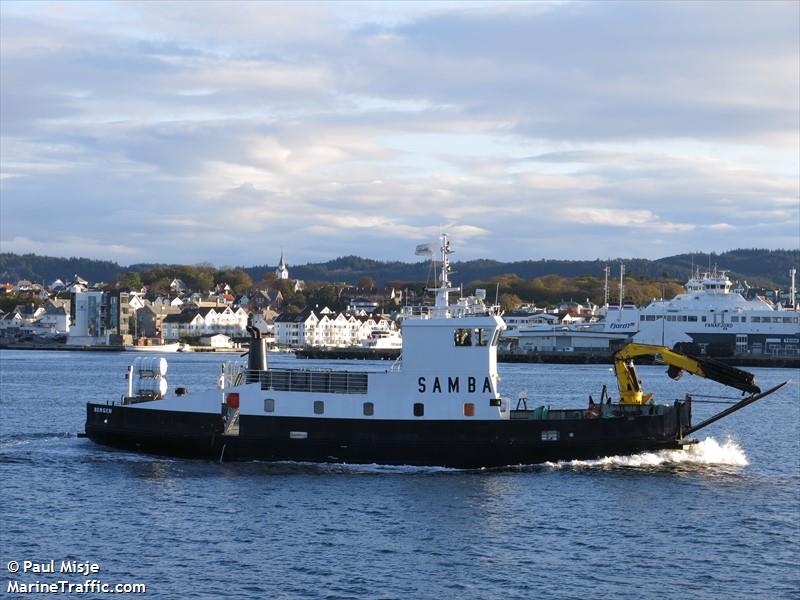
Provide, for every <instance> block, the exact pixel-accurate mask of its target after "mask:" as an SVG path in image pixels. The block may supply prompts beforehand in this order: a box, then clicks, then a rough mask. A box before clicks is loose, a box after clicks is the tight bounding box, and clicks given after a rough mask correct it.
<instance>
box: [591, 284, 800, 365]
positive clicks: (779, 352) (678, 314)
mask: <svg viewBox="0 0 800 600" xmlns="http://www.w3.org/2000/svg"><path fill="white" fill-rule="evenodd" d="M685 287H686V291H685V292H684V293H683V294H678V295H677V296H675V297H674V298H673V299H671V300H653V301H652V302H651V303H650V304H648V305H647V306H645V307H644V308H641V309H638V308H635V307H632V306H624V307H622V309H621V310H620V308H619V307H617V306H611V307H609V308H608V311H607V315H606V320H605V324H606V325H605V328H606V331H609V332H611V331H625V332H631V333H632V334H633V335H632V339H633V341H635V342H638V343H642V344H658V345H661V346H667V347H669V348H674V347H675V345H676V344H688V345H693V346H695V348H694V351H699V352H700V353H706V352H707V351H708V352H709V353H711V354H723V355H724V354H735V355H764V354H766V355H776V356H797V355H798V354H800V312H798V310H797V308H796V307H792V308H791V309H781V308H779V307H776V306H774V305H772V304H771V303H770V302H768V301H767V300H766V299H764V298H761V297H758V298H756V299H755V300H746V299H745V298H744V296H742V294H741V291H743V290H740V289H735V288H734V287H733V282H732V281H731V280H730V279H729V278H728V276H727V274H726V272H725V271H717V270H716V269H715V270H713V271H711V272H708V273H702V274H700V273H698V274H696V275H695V276H693V277H692V278H690V279H689V281H688V282H687V283H686V286H685ZM792 290H793V291H794V279H793V280H792ZM792 297H794V293H792Z"/></svg>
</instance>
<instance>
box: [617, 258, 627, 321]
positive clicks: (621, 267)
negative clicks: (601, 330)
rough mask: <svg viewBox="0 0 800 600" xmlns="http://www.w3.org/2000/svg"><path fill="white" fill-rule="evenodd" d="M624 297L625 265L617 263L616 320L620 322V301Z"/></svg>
mask: <svg viewBox="0 0 800 600" xmlns="http://www.w3.org/2000/svg"><path fill="white" fill-rule="evenodd" d="M624 296H625V263H624V262H622V261H619V315H618V316H617V320H618V321H621V320H622V299H623V297H624Z"/></svg>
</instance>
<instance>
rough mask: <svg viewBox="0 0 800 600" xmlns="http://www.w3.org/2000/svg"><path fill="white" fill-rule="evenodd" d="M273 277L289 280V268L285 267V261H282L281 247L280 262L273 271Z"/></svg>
mask: <svg viewBox="0 0 800 600" xmlns="http://www.w3.org/2000/svg"><path fill="white" fill-rule="evenodd" d="M275 275H276V276H277V277H278V279H289V268H288V267H287V266H286V261H285V260H284V259H283V247H281V260H280V262H279V263H278V267H277V268H276V269H275Z"/></svg>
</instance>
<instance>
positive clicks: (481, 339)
mask: <svg viewBox="0 0 800 600" xmlns="http://www.w3.org/2000/svg"><path fill="white" fill-rule="evenodd" d="M473 333H474V336H473V337H474V339H475V345H476V346H486V345H487V344H488V343H489V330H488V329H482V328H478V329H475V330H474V332H473Z"/></svg>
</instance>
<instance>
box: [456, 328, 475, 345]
mask: <svg viewBox="0 0 800 600" xmlns="http://www.w3.org/2000/svg"><path fill="white" fill-rule="evenodd" d="M471 334H472V332H471V331H470V330H469V329H464V328H461V327H459V328H458V329H456V330H455V332H454V335H453V339H454V341H455V344H456V346H462V347H463V346H472V335H471Z"/></svg>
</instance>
